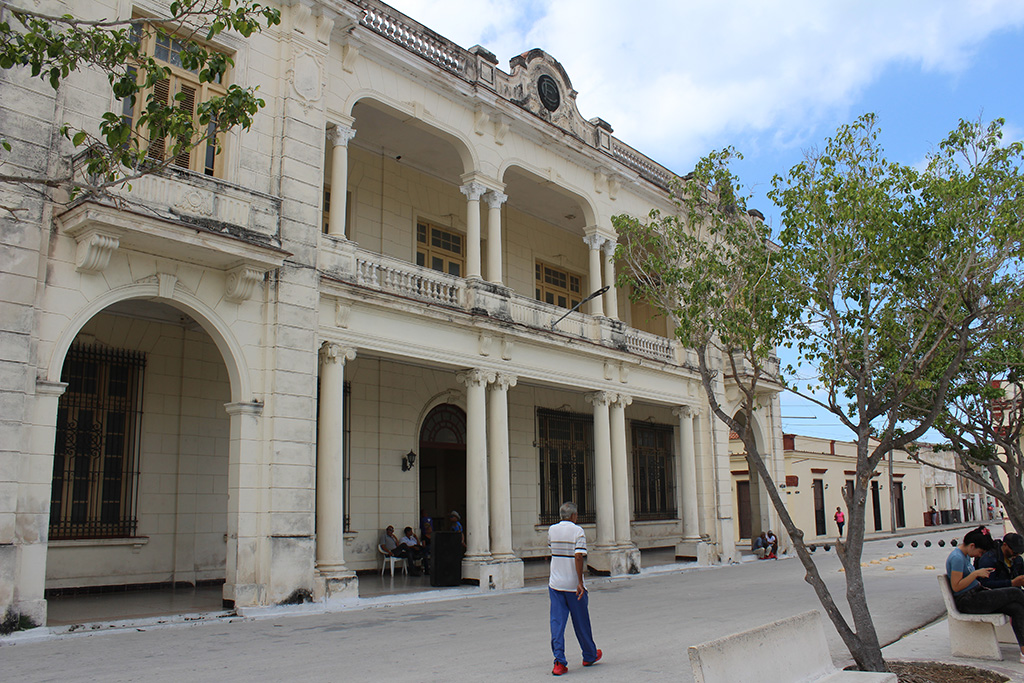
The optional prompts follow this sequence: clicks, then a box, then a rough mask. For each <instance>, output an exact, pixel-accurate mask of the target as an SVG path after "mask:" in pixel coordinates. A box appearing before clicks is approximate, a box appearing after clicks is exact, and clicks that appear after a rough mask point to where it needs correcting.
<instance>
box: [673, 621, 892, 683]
mask: <svg viewBox="0 0 1024 683" xmlns="http://www.w3.org/2000/svg"><path fill="white" fill-rule="evenodd" d="M689 652H690V666H691V667H692V668H693V678H694V681H696V683H736V681H757V683H796V682H798V681H800V682H803V681H827V682H828V683H896V674H891V673H873V672H868V671H839V670H838V669H836V667H835V665H834V664H833V663H832V656H831V655H830V654H829V651H828V643H826V642H825V631H824V629H823V628H822V624H821V615H820V614H819V613H818V612H816V611H811V612H804V613H803V614H798V615H796V616H794V617H789V618H787V619H780V620H779V621H776V622H773V623H771V624H766V625H764V626H758V627H757V628H752V629H750V630H749V631H743V632H742V633H734V634H733V635H731V636H725V637H724V638H718V639H717V640H710V641H708V642H706V643H701V644H700V645H694V646H692V647H690V650H689Z"/></svg>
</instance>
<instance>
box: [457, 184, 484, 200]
mask: <svg viewBox="0 0 1024 683" xmlns="http://www.w3.org/2000/svg"><path fill="white" fill-rule="evenodd" d="M459 191H460V192H462V194H464V195H466V199H468V200H469V201H471V202H476V201H480V197H483V196H484V193H485V192H487V186H486V185H484V184H483V183H478V182H476V181H472V182H468V183H466V184H465V185H463V186H461V187H460V188H459Z"/></svg>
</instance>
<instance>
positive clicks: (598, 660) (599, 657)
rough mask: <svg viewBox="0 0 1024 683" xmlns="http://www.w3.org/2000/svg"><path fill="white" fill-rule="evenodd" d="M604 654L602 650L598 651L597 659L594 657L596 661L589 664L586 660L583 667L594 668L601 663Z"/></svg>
mask: <svg viewBox="0 0 1024 683" xmlns="http://www.w3.org/2000/svg"><path fill="white" fill-rule="evenodd" d="M602 654H603V653H602V652H601V651H600V650H598V651H597V656H596V657H594V661H592V662H588V661H586V660H583V666H594V665H595V664H597V663H598V662H600V661H601V655H602Z"/></svg>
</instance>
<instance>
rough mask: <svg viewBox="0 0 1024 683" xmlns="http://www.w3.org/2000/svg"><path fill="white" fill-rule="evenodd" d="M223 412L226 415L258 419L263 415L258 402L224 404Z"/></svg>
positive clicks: (261, 405)
mask: <svg viewBox="0 0 1024 683" xmlns="http://www.w3.org/2000/svg"><path fill="white" fill-rule="evenodd" d="M224 410H225V411H226V412H227V414H228V415H253V416H255V417H259V416H260V415H262V414H263V404H262V403H260V402H259V401H238V402H235V403H225V404H224Z"/></svg>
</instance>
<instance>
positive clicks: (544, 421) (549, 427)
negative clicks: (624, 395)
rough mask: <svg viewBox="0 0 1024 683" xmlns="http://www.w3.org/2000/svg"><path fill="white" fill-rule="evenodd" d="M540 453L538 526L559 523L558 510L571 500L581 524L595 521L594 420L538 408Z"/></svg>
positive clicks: (575, 414)
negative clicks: (576, 509) (574, 504)
mask: <svg viewBox="0 0 1024 683" xmlns="http://www.w3.org/2000/svg"><path fill="white" fill-rule="evenodd" d="M537 447H538V448H539V450H540V523H541V524H554V523H556V522H558V521H559V519H560V518H559V515H558V508H559V507H561V505H562V503H564V502H566V501H570V500H571V501H573V502H574V503H576V506H577V507H578V508H579V514H578V520H577V521H579V522H580V523H584V522H594V521H595V520H596V519H597V515H596V514H595V506H594V418H593V416H592V415H582V414H579V413H569V412H563V411H558V410H547V409H544V408H538V409H537Z"/></svg>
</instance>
